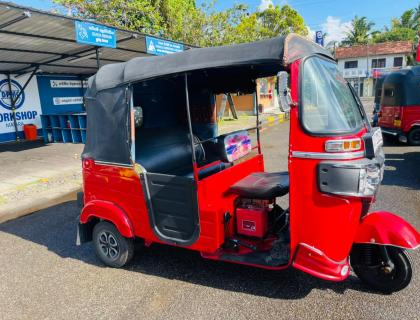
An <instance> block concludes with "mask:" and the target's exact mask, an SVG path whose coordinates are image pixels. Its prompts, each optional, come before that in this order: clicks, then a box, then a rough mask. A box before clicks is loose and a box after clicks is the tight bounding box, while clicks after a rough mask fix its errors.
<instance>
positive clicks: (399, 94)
mask: <svg viewBox="0 0 420 320" xmlns="http://www.w3.org/2000/svg"><path fill="white" fill-rule="evenodd" d="M378 125H379V126H380V127H381V129H382V132H383V133H384V135H387V136H389V137H395V138H397V139H398V141H400V142H404V143H408V144H409V145H413V146H420V67H410V68H406V69H401V70H397V71H394V72H391V73H390V74H389V75H387V76H386V77H385V79H384V81H383V85H382V96H381V110H380V112H379V114H378Z"/></svg>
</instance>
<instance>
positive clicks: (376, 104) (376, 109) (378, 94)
mask: <svg viewBox="0 0 420 320" xmlns="http://www.w3.org/2000/svg"><path fill="white" fill-rule="evenodd" d="M384 79H385V77H380V78H378V79H376V84H375V100H374V105H373V113H372V126H374V127H377V126H378V120H379V111H381V97H382V85H383V83H384Z"/></svg>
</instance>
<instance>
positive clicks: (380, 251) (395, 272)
mask: <svg viewBox="0 0 420 320" xmlns="http://www.w3.org/2000/svg"><path fill="white" fill-rule="evenodd" d="M350 262H351V265H352V268H353V271H354V272H355V273H356V275H357V276H358V277H359V279H360V280H361V281H362V282H364V283H365V284H367V285H368V286H369V287H371V288H372V289H374V290H377V291H380V292H383V293H388V294H389V293H392V292H396V291H400V290H402V289H404V288H405V287H407V286H408V285H409V283H410V281H411V278H412V274H413V270H412V265H411V261H410V257H409V256H408V254H407V252H406V251H405V250H404V249H401V248H396V247H389V246H380V245H358V246H356V247H355V248H353V250H352V252H351V255H350Z"/></svg>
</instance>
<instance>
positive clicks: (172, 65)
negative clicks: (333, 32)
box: [86, 34, 332, 96]
mask: <svg viewBox="0 0 420 320" xmlns="http://www.w3.org/2000/svg"><path fill="white" fill-rule="evenodd" d="M316 53H317V54H321V55H324V56H327V57H330V58H332V56H331V53H330V52H329V51H328V50H326V49H324V48H322V47H321V46H319V45H317V44H315V43H314V42H312V41H309V40H307V39H305V38H303V37H301V36H298V35H296V34H289V35H287V36H281V37H277V38H271V39H266V40H261V41H258V42H252V43H244V44H236V45H229V46H221V47H209V48H194V49H190V50H187V51H183V52H179V53H174V54H170V55H166V56H155V57H138V58H134V59H132V60H130V61H127V62H123V63H116V64H108V65H105V66H103V67H102V68H100V69H99V71H98V72H97V73H96V75H94V76H92V77H91V78H89V84H88V90H87V93H86V94H87V95H88V96H94V95H95V94H96V92H97V91H101V90H105V89H109V88H112V87H115V86H119V85H122V84H125V83H130V82H136V81H144V80H148V79H153V78H158V77H163V76H169V75H175V74H180V73H184V72H189V71H194V70H208V69H214V68H229V67H235V66H244V65H253V66H254V70H255V71H256V72H255V73H254V76H255V79H257V78H260V77H261V76H259V74H258V66H259V65H267V64H272V65H273V64H274V65H275V64H277V65H279V66H287V65H289V64H290V63H291V62H293V61H295V60H297V59H300V58H303V57H305V56H308V55H312V54H316ZM278 71H279V70H278ZM261 72H262V76H264V74H265V73H266V70H265V69H264V70H261Z"/></svg>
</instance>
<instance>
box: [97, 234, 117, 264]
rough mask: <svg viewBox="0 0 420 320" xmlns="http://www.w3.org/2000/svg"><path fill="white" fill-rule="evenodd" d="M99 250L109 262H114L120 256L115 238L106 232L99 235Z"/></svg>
mask: <svg viewBox="0 0 420 320" xmlns="http://www.w3.org/2000/svg"><path fill="white" fill-rule="evenodd" d="M98 239H99V248H100V250H101V253H102V254H103V255H104V256H106V257H107V258H109V259H111V260H115V259H117V258H118V256H119V255H120V247H119V245H118V241H117V238H116V237H115V236H114V235H113V234H112V233H111V232H108V231H103V232H101V233H100V234H99V237H98Z"/></svg>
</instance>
